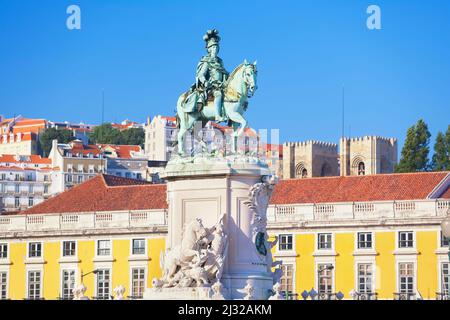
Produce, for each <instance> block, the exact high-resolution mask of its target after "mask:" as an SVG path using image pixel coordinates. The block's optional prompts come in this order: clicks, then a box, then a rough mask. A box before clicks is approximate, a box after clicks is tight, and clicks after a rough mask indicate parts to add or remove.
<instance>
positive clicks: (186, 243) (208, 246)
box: [153, 216, 228, 288]
mask: <svg viewBox="0 0 450 320" xmlns="http://www.w3.org/2000/svg"><path fill="white" fill-rule="evenodd" d="M223 220H224V216H222V217H221V218H220V220H219V222H218V223H217V224H216V225H215V226H213V227H212V228H210V229H208V228H205V227H204V226H203V224H202V221H201V219H195V220H193V221H191V222H190V223H189V224H187V225H186V226H185V228H184V232H183V237H182V240H181V245H179V246H176V247H174V248H173V249H172V250H170V249H168V250H166V252H165V254H164V255H162V256H161V268H162V269H163V276H162V278H161V279H154V280H153V286H154V287H156V288H171V287H178V288H186V287H207V286H210V285H211V284H214V283H216V282H219V281H220V279H221V277H222V270H223V265H224V260H225V258H226V255H227V244H228V236H227V234H226V233H225V231H224V221H223Z"/></svg>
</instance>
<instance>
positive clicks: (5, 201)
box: [0, 154, 62, 212]
mask: <svg viewBox="0 0 450 320" xmlns="http://www.w3.org/2000/svg"><path fill="white" fill-rule="evenodd" d="M53 171H54V169H53V167H52V163H51V160H50V159H48V158H41V157H40V156H37V155H25V156H23V155H7V154H4V155H0V212H4V211H18V210H25V209H28V208H30V207H32V206H34V205H35V204H38V203H41V202H42V201H44V200H45V199H47V198H48V197H49V196H50V195H51V194H52V173H53ZM61 191H62V190H59V192H61Z"/></svg>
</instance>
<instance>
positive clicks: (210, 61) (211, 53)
mask: <svg viewBox="0 0 450 320" xmlns="http://www.w3.org/2000/svg"><path fill="white" fill-rule="evenodd" d="M203 39H204V41H205V43H206V48H207V51H208V54H207V55H205V56H204V57H202V58H201V60H200V62H199V64H198V66H197V72H196V80H195V83H194V84H193V85H192V86H191V88H190V89H189V90H188V91H186V92H184V93H183V94H182V95H181V96H180V97H179V98H178V102H177V114H176V117H177V127H178V129H179V131H178V136H177V142H176V144H177V145H178V153H179V154H180V155H182V156H184V155H185V151H186V150H185V146H184V141H185V135H186V132H188V131H190V130H191V129H192V128H193V126H194V124H195V122H196V121H201V122H202V127H204V126H205V125H206V123H207V122H208V121H216V122H222V121H228V125H230V126H232V128H233V136H234V139H232V140H233V141H232V142H233V152H236V142H237V137H238V136H240V135H241V134H242V133H243V132H244V129H245V128H246V127H247V120H246V119H245V118H244V116H243V114H244V112H245V110H246V109H247V106H248V99H249V98H250V97H251V96H253V94H254V93H255V90H256V88H257V86H256V61H255V62H254V63H248V62H247V61H246V60H245V61H244V63H242V64H240V65H239V66H238V67H236V69H235V70H234V71H233V72H232V73H231V74H228V72H227V71H226V70H225V68H224V66H223V62H222V59H220V58H219V57H218V55H217V54H218V53H219V41H220V37H219V32H218V31H217V30H215V29H214V30H208V31H207V33H206V35H205V36H204V37H203Z"/></svg>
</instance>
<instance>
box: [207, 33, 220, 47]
mask: <svg viewBox="0 0 450 320" xmlns="http://www.w3.org/2000/svg"><path fill="white" fill-rule="evenodd" d="M203 40H205V46H206V48H209V47H211V46H214V45H219V41H220V37H219V31H217V30H216V29H211V30H208V31H206V34H205V35H204V36H203Z"/></svg>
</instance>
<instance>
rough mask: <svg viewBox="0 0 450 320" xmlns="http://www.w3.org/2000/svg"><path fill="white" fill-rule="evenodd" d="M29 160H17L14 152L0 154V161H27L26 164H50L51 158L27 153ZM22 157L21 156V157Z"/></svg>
mask: <svg viewBox="0 0 450 320" xmlns="http://www.w3.org/2000/svg"><path fill="white" fill-rule="evenodd" d="M25 157H28V159H29V161H24V160H20V159H19V160H17V159H16V155H14V154H2V155H0V163H27V164H51V163H52V160H51V159H49V158H42V157H41V156H39V155H34V154H33V155H29V156H25ZM22 158H23V157H22Z"/></svg>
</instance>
